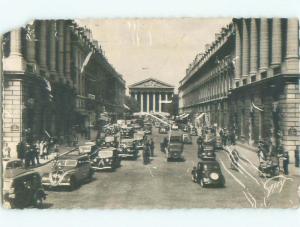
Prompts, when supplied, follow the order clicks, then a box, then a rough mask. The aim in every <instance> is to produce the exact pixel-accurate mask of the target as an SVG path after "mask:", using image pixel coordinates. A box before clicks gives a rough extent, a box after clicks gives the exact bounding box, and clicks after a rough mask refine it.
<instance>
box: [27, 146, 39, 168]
mask: <svg viewBox="0 0 300 227" xmlns="http://www.w3.org/2000/svg"><path fill="white" fill-rule="evenodd" d="M36 153H37V151H36V147H35V144H34V143H31V144H30V145H29V160H30V165H31V166H35V158H36Z"/></svg>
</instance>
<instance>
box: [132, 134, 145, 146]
mask: <svg viewBox="0 0 300 227" xmlns="http://www.w3.org/2000/svg"><path fill="white" fill-rule="evenodd" d="M133 139H134V143H135V145H136V148H137V149H143V147H144V139H145V132H144V131H137V132H136V133H134V136H133Z"/></svg>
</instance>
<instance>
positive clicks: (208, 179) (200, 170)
mask: <svg viewBox="0 0 300 227" xmlns="http://www.w3.org/2000/svg"><path fill="white" fill-rule="evenodd" d="M192 180H193V181H194V182H195V183H198V184H200V186H201V187H206V186H208V185H212V186H219V187H224V186H225V178H224V175H223V174H222V171H221V168H220V165H219V163H218V162H217V161H199V162H198V165H197V167H194V168H193V171H192Z"/></svg>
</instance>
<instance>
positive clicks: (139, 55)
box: [77, 18, 231, 93]
mask: <svg viewBox="0 0 300 227" xmlns="http://www.w3.org/2000/svg"><path fill="white" fill-rule="evenodd" d="M230 22H231V18H211V19H208V18H205V19H204V18H173V19H134V18H133V19H84V20H77V23H78V24H79V25H80V26H86V27H87V28H90V29H91V30H92V36H93V39H95V40H97V41H98V42H99V44H100V45H101V48H102V50H104V53H105V56H106V58H107V59H108V61H109V62H110V63H111V64H112V65H113V67H114V68H115V69H116V70H117V72H118V73H120V74H121V75H123V78H124V79H125V81H126V86H129V85H131V84H133V83H136V82H138V81H141V80H144V79H147V78H149V77H153V78H156V79H159V80H161V81H164V82H166V83H169V84H171V85H173V86H175V88H178V85H179V81H180V80H182V78H183V77H184V76H185V72H186V68H187V67H188V65H189V64H190V63H191V62H192V61H193V60H194V58H195V56H196V55H197V54H199V53H202V52H204V50H205V44H207V43H212V42H213V41H214V39H215V33H218V32H220V30H221V28H222V27H224V26H226V25H227V24H229V23H230ZM127 93H128V90H127Z"/></svg>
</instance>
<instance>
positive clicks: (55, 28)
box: [3, 20, 125, 156]
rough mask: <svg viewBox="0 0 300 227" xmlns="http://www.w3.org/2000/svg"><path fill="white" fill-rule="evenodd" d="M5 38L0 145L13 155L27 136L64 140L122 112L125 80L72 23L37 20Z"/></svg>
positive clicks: (99, 50)
mask: <svg viewBox="0 0 300 227" xmlns="http://www.w3.org/2000/svg"><path fill="white" fill-rule="evenodd" d="M3 39H4V41H3V42H4V44H3V46H4V48H3V49H4V57H3V71H4V95H3V112H4V114H3V123H4V124H3V140H4V142H7V143H8V145H9V146H10V148H11V150H12V156H16V155H17V154H16V146H17V144H18V143H19V142H20V141H22V140H25V139H26V135H27V133H28V131H30V134H31V135H33V137H35V138H36V139H38V138H40V137H42V136H43V135H44V136H49V135H51V136H57V137H65V136H67V135H70V134H71V130H72V128H74V127H75V126H79V128H80V127H81V128H82V127H86V126H88V125H91V124H93V123H94V122H95V120H96V118H97V115H99V113H100V112H101V111H103V109H105V108H107V109H111V110H112V111H120V110H119V109H121V108H122V107H123V103H124V100H123V99H124V95H125V81H124V80H123V79H122V76H121V75H119V74H118V73H117V72H116V71H115V70H114V68H113V67H112V66H111V65H110V64H109V63H108V61H107V59H106V58H105V56H104V55H103V53H102V51H101V48H99V46H98V44H97V42H95V41H94V40H92V37H91V32H90V31H89V30H88V29H86V28H81V27H79V26H78V25H77V24H76V23H75V22H74V21H72V20H35V21H33V22H32V23H30V24H28V25H26V27H23V28H17V29H15V30H12V31H10V32H8V33H6V34H5V35H4V36H3ZM108 85H109V86H108ZM108 93H110V94H108Z"/></svg>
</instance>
